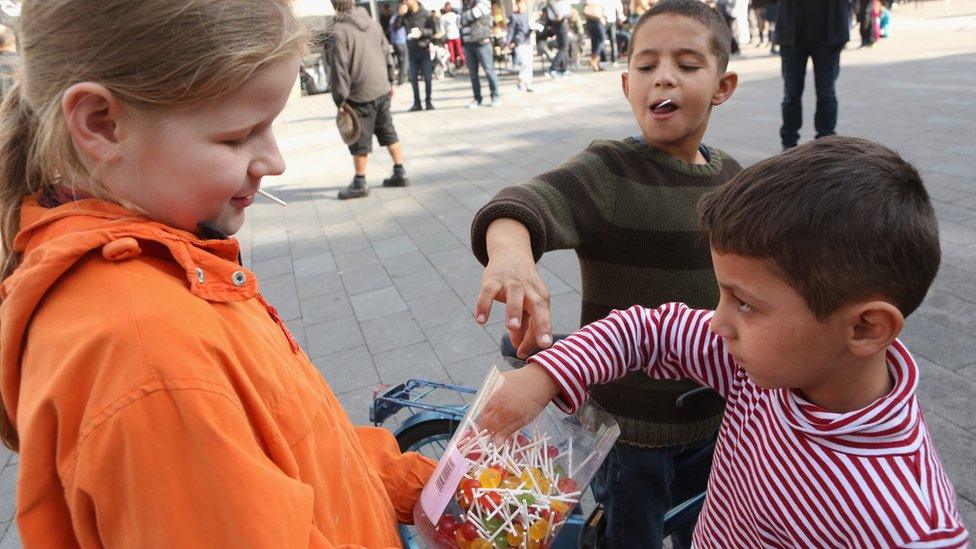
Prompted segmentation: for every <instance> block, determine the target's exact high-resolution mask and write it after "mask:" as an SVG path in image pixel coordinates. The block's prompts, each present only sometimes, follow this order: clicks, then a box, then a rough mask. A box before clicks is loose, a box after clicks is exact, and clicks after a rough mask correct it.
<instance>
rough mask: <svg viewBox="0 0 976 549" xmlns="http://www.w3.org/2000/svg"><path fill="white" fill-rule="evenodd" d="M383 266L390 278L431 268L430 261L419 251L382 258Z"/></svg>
mask: <svg viewBox="0 0 976 549" xmlns="http://www.w3.org/2000/svg"><path fill="white" fill-rule="evenodd" d="M380 261H382V262H383V266H384V267H385V268H386V272H387V273H389V275H390V276H392V277H400V276H406V275H411V274H414V273H417V272H419V271H425V270H427V269H430V268H431V264H430V261H428V260H427V256H425V255H424V254H423V253H421V252H420V251H416V252H408V253H405V254H402V255H397V256H393V257H387V258H383V259H381V260H380Z"/></svg>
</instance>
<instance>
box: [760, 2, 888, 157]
mask: <svg viewBox="0 0 976 549" xmlns="http://www.w3.org/2000/svg"><path fill="white" fill-rule="evenodd" d="M872 1H873V0H872ZM849 39H850V11H849V6H848V2H847V0H820V1H817V2H810V1H803V0H781V1H780V3H779V18H778V19H777V21H776V43H777V44H779V47H780V57H781V58H782V73H783V103H782V109H783V126H782V127H781V128H780V131H779V136H780V139H781V141H782V145H783V150H786V149H791V148H793V147H795V146H796V145H797V142H798V141H799V139H800V128H801V127H802V126H803V83H804V79H805V78H806V73H807V60H808V59H813V81H814V85H815V87H816V91H817V111H816V114H815V115H814V118H813V123H814V127H815V128H816V130H817V134H816V137H817V139H819V138H821V137H824V136H827V135H834V134H835V133H836V131H835V129H836V127H837V93H836V91H835V83H836V82H837V75H838V74H840V52H841V50H843V49H844V44H846V43H847V41H848V40H849Z"/></svg>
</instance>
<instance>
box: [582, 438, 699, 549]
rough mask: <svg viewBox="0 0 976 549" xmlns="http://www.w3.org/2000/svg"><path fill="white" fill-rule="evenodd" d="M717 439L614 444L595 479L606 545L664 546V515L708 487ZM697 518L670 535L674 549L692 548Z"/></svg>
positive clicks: (595, 493) (595, 494) (655, 548)
mask: <svg viewBox="0 0 976 549" xmlns="http://www.w3.org/2000/svg"><path fill="white" fill-rule="evenodd" d="M714 451H715V437H714V436H713V437H710V438H708V439H705V440H702V441H698V442H692V443H689V444H682V445H680V446H672V447H667V448H650V449H645V448H636V447H634V446H628V445H626V444H621V443H617V444H615V445H614V447H613V450H611V451H610V455H609V456H607V459H606V461H604V462H603V465H602V466H601V467H600V470H599V471H597V474H596V477H595V478H594V479H593V484H592V485H591V487H592V488H593V497H594V498H595V499H596V501H598V502H600V503H602V504H603V506H604V512H605V513H606V525H607V528H606V532H605V533H604V547H641V548H649V549H660V548H661V546H662V544H663V542H664V539H663V538H664V535H663V523H664V515H665V513H667V512H668V510H669V509H671V508H672V507H674V506H675V505H678V504H680V503H682V502H683V501H685V500H688V499H690V498H692V497H694V496H696V495H697V494H700V493H702V492H704V491H705V488H706V486H707V484H708V474H709V471H710V470H711V468H712V452H714ZM696 522H697V517H696V519H695V520H694V521H691V523H690V524H687V525H685V526H684V527H682V528H679V529H677V530H676V531H675V532H673V533H672V535H671V544H672V546H673V547H674V549H684V548H687V547H691V534H692V532H693V531H694V529H695V523H696Z"/></svg>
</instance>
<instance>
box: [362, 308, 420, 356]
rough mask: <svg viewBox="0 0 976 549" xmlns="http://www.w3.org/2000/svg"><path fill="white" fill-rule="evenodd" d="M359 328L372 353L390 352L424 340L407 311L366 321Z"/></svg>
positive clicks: (418, 327)
mask: <svg viewBox="0 0 976 549" xmlns="http://www.w3.org/2000/svg"><path fill="white" fill-rule="evenodd" d="M360 326H362V329H363V336H365V338H366V344H367V345H368V346H369V350H370V352H372V353H382V352H385V351H391V350H393V349H399V348H400V347H406V346H408V345H413V344H414V343H419V342H421V341H423V340H424V332H423V331H421V329H420V326H418V325H417V323H416V322H414V320H413V317H412V316H411V314H410V312H409V311H404V312H401V313H395V314H392V315H387V316H384V317H380V318H374V319H372V320H367V321H365V322H362V323H361V324H360Z"/></svg>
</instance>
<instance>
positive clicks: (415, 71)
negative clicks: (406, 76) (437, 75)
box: [409, 47, 432, 105]
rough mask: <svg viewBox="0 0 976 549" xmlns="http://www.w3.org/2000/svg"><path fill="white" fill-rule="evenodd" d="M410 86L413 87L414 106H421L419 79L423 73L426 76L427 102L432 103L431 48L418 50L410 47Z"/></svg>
mask: <svg viewBox="0 0 976 549" xmlns="http://www.w3.org/2000/svg"><path fill="white" fill-rule="evenodd" d="M409 51H410V85H412V86H413V104H414V105H419V104H420V84H418V82H417V79H418V78H419V77H420V72H421V71H423V74H424V81H425V84H424V91H425V92H426V94H427V95H426V98H427V102H428V103H430V94H431V88H430V86H431V82H432V78H431V76H430V71H431V63H430V49H429V48H416V47H410V48H409Z"/></svg>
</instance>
